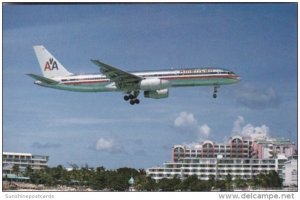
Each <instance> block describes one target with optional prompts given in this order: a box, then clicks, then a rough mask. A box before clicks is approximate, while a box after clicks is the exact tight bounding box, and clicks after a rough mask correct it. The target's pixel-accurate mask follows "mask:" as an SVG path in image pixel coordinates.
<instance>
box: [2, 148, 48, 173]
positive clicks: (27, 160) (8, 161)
mask: <svg viewBox="0 0 300 200" xmlns="http://www.w3.org/2000/svg"><path fill="white" fill-rule="evenodd" d="M48 160H49V156H45V155H33V154H31V153H15V152H3V154H2V170H3V172H2V173H3V174H9V173H12V169H13V166H14V165H17V166H19V171H20V172H24V171H25V170H26V168H27V167H28V166H30V167H31V168H32V169H33V170H40V169H43V168H45V167H47V166H48V165H47V162H48Z"/></svg>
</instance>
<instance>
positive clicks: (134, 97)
mask: <svg viewBox="0 0 300 200" xmlns="http://www.w3.org/2000/svg"><path fill="white" fill-rule="evenodd" d="M139 93H140V92H139V91H134V92H130V93H129V94H128V95H125V96H124V100H125V101H128V100H129V103H130V104H131V105H134V104H139V103H140V100H139V99H138V98H137V97H138V95H139Z"/></svg>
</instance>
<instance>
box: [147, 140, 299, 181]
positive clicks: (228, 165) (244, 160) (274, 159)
mask: <svg viewBox="0 0 300 200" xmlns="http://www.w3.org/2000/svg"><path fill="white" fill-rule="evenodd" d="M291 155H296V147H295V144H293V143H291V142H290V141H289V140H286V139H270V138H264V139H252V138H251V137H240V136H235V137H232V138H230V139H229V140H228V142H227V143H226V144H222V143H221V144H219V143H215V142H213V141H204V142H201V143H199V144H196V145H195V144H194V145H174V147H173V148H172V161H170V162H165V163H163V167H152V168H148V169H147V170H146V173H147V174H148V175H149V176H151V177H152V178H153V179H155V180H159V179H162V178H172V177H174V176H178V177H180V178H181V179H185V178H187V177H188V176H191V175H197V176H198V178H199V179H203V180H208V179H209V178H210V177H211V176H214V177H215V178H216V179H224V178H225V177H226V176H227V175H228V174H230V175H232V176H233V179H234V178H235V177H240V178H242V179H250V178H252V177H253V176H255V175H258V174H259V173H268V172H269V171H272V170H275V171H276V172H278V174H279V176H280V177H281V178H283V179H284V177H283V175H284V174H283V168H284V166H285V164H287V163H286V162H287V160H288V157H289V156H291ZM291 168H294V165H293V167H291ZM296 169H297V167H296Z"/></svg>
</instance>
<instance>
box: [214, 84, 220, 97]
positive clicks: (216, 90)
mask: <svg viewBox="0 0 300 200" xmlns="http://www.w3.org/2000/svg"><path fill="white" fill-rule="evenodd" d="M219 87H220V86H218V85H216V86H215V87H214V94H213V98H214V99H215V98H217V93H218V88H219Z"/></svg>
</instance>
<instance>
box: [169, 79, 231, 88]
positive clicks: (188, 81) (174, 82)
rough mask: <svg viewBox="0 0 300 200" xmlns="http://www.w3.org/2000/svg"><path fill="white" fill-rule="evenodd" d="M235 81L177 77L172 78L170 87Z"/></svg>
mask: <svg viewBox="0 0 300 200" xmlns="http://www.w3.org/2000/svg"><path fill="white" fill-rule="evenodd" d="M235 82H236V81H235V80H233V79H228V78H206V79H204V78H201V79H177V80H172V81H171V85H172V87H187V86H209V85H226V84H232V83H235Z"/></svg>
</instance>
